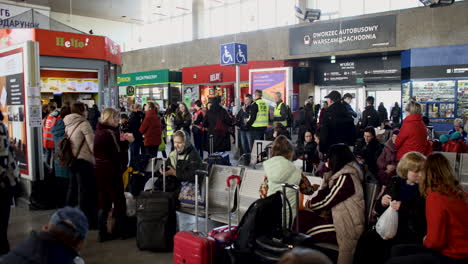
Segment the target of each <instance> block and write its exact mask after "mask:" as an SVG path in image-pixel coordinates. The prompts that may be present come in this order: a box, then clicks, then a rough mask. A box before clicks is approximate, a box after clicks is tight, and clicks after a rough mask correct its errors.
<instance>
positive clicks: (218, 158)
mask: <svg viewBox="0 0 468 264" xmlns="http://www.w3.org/2000/svg"><path fill="white" fill-rule="evenodd" d="M206 163H208V172H209V171H210V170H211V167H212V166H213V165H226V166H231V161H230V160H229V153H227V152H224V153H215V152H214V136H213V135H210V136H209V153H208V158H207V159H206Z"/></svg>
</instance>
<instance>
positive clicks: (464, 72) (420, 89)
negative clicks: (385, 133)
mask: <svg viewBox="0 0 468 264" xmlns="http://www.w3.org/2000/svg"><path fill="white" fill-rule="evenodd" d="M401 56H402V62H401V65H402V82H401V89H402V98H401V100H402V102H403V103H404V104H405V103H407V102H408V101H409V100H410V99H411V98H413V100H416V101H417V102H419V103H421V105H422V107H423V112H424V113H423V115H426V116H427V117H429V119H430V121H431V124H432V125H433V126H434V128H435V129H436V130H439V131H448V130H450V129H452V128H453V120H454V119H455V118H462V119H464V121H465V122H466V120H467V119H468V45H457V46H445V47H431V48H418V49H410V50H406V51H403V52H402V55H401Z"/></svg>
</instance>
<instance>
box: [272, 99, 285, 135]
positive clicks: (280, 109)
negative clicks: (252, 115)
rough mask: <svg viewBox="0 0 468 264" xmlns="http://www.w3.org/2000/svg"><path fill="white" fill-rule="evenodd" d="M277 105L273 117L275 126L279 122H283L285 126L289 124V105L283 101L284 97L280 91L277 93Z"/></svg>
mask: <svg viewBox="0 0 468 264" xmlns="http://www.w3.org/2000/svg"><path fill="white" fill-rule="evenodd" d="M275 101H276V107H275V109H274V112H273V116H272V117H271V121H272V123H273V126H275V125H276V124H277V123H280V124H282V125H283V126H284V127H287V126H288V107H287V106H286V104H285V103H283V99H282V96H281V93H280V92H277V93H275Z"/></svg>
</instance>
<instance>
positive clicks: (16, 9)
mask: <svg viewBox="0 0 468 264" xmlns="http://www.w3.org/2000/svg"><path fill="white" fill-rule="evenodd" d="M33 11H36V12H37V13H39V14H40V15H43V16H45V17H49V14H50V11H48V10H42V9H32V8H29V7H24V6H17V5H11V4H6V3H0V28H2V27H3V28H49V27H50V24H49V20H48V19H42V18H41V19H37V18H35V19H34V21H32V14H33Z"/></svg>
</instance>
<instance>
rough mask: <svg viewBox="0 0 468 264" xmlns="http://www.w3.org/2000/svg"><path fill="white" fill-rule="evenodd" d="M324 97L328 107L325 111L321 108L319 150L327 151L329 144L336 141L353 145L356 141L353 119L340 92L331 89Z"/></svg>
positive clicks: (336, 142)
mask: <svg viewBox="0 0 468 264" xmlns="http://www.w3.org/2000/svg"><path fill="white" fill-rule="evenodd" d="M325 98H327V101H328V105H329V107H328V108H327V109H326V111H323V109H322V112H323V114H322V121H321V122H320V134H319V135H320V144H319V149H320V152H322V153H327V152H328V148H329V147H330V146H331V145H334V144H338V143H344V144H346V145H348V146H354V143H355V141H356V133H355V127H354V120H353V118H352V117H351V115H350V114H349V112H348V111H347V109H346V106H345V105H344V103H343V102H341V94H340V93H339V92H338V91H331V92H330V93H329V94H328V95H327V96H326V97H325Z"/></svg>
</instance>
